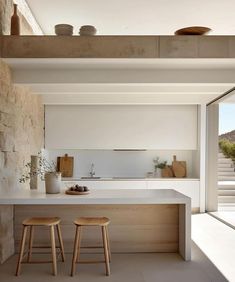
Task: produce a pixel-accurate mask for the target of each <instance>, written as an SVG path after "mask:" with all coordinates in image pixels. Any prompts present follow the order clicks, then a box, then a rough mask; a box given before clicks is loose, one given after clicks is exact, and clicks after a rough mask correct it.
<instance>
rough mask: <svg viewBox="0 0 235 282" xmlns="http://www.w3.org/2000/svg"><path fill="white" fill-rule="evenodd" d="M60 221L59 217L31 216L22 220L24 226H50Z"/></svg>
mask: <svg viewBox="0 0 235 282" xmlns="http://www.w3.org/2000/svg"><path fill="white" fill-rule="evenodd" d="M59 223H60V218H59V217H31V218H28V219H25V220H24V221H23V223H22V224H23V225H25V226H52V225H57V224H59Z"/></svg>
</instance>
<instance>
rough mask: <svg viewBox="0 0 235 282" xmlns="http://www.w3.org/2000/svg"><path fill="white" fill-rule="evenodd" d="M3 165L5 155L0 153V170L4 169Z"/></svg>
mask: <svg viewBox="0 0 235 282" xmlns="http://www.w3.org/2000/svg"><path fill="white" fill-rule="evenodd" d="M4 165H5V154H4V152H0V170H1V169H3V168H4Z"/></svg>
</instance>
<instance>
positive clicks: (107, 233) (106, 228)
mask: <svg viewBox="0 0 235 282" xmlns="http://www.w3.org/2000/svg"><path fill="white" fill-rule="evenodd" d="M105 231H106V237H107V245H108V250H109V262H111V249H110V242H109V232H108V227H107V226H105Z"/></svg>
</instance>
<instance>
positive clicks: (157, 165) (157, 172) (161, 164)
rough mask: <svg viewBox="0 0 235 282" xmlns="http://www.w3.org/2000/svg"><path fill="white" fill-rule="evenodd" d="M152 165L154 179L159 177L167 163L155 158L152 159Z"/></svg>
mask: <svg viewBox="0 0 235 282" xmlns="http://www.w3.org/2000/svg"><path fill="white" fill-rule="evenodd" d="M153 163H154V176H155V177H161V175H162V172H161V170H162V169H163V168H165V167H166V164H167V161H162V162H161V161H160V158H159V157H156V158H155V159H153Z"/></svg>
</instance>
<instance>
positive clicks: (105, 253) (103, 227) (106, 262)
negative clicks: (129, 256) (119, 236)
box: [101, 226, 110, 276]
mask: <svg viewBox="0 0 235 282" xmlns="http://www.w3.org/2000/svg"><path fill="white" fill-rule="evenodd" d="M101 228H102V237H103V246H104V257H105V266H106V275H107V276H109V275H110V267H109V253H108V245H107V236H106V230H105V226H102V227H101Z"/></svg>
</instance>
